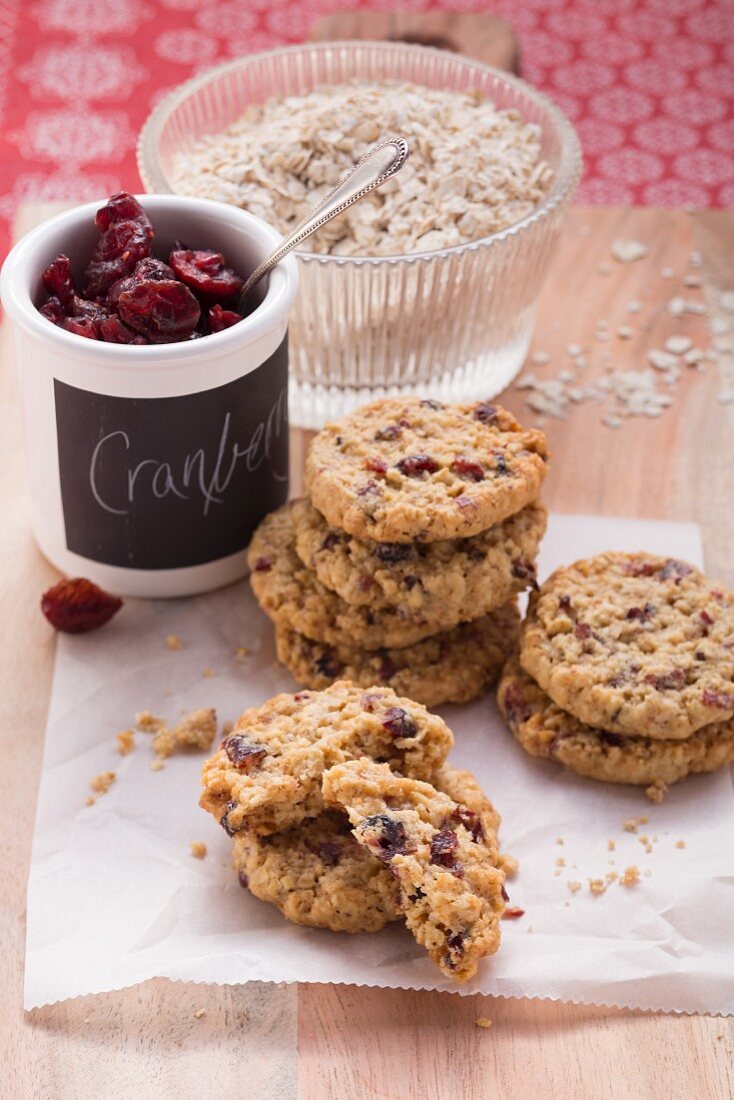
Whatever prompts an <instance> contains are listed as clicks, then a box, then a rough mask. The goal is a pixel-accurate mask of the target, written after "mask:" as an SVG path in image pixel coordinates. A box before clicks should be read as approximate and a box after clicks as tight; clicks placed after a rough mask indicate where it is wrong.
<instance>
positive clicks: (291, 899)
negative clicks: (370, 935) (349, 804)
mask: <svg viewBox="0 0 734 1100" xmlns="http://www.w3.org/2000/svg"><path fill="white" fill-rule="evenodd" d="M232 859H233V863H234V867H235V870H236V871H237V872H238V873H239V880H240V883H241V884H242V886H246V887H247V888H248V889H249V890H250V891H251V892H252V893H253V894H254V895H255V897H257V898H260V900H261V901H269V902H270V903H271V904H272V905H275V906H276V908H278V909H280V911H281V913H282V914H283V916H284V917H286V918H287V919H288V920H290V921H293V923H294V924H307V925H311V926H312V927H315V928H330V929H331V930H332V931H333V932H379V930H380V929H381V928H383V927H384V926H385V925H386V924H387V923H388V922H389V921H393V920H399V919H400V917H401V913H400V911H399V909H398V905H397V900H398V897H397V895H398V887H397V883H396V881H395V879H394V878H393V876H392V875H391V874H390V871H389V870H388V869H387V867H385V865H384V864H383V863H380V861H379V860H378V859H376V858H375V857H374V856H373V855H371V854H370V853H369V852H368V851H367V850H366V849H365V848H364V847H362V845H361V844H358V843H357V841H356V840H355V839H354V837H353V836H352V833H351V830H350V828H349V821H348V819H347V818H346V817H345V816H344V815H343V814H340V813H336V812H334V811H332V812H325V813H322V814H319V816H318V817H314V818H311V820H310V821H304V822H302V823H301V824H300V825H299V826H298V827H297V828H295V829H290V830H289V831H288V832H285V833H274V834H273V835H272V836H256V835H255V834H253V833H251V832H247V831H243V832H239V833H236V834H235V836H234V841H233V851H232Z"/></svg>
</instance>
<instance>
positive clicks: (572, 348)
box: [566, 344, 584, 359]
mask: <svg viewBox="0 0 734 1100" xmlns="http://www.w3.org/2000/svg"><path fill="white" fill-rule="evenodd" d="M583 350H584V349H583V348H582V347H581V346H580V345H579V344H566V355H570V356H571V358H572V359H575V358H576V356H577V355H581V352H582V351H583Z"/></svg>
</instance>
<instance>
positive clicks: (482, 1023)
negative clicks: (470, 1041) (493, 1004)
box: [474, 1016, 493, 1028]
mask: <svg viewBox="0 0 734 1100" xmlns="http://www.w3.org/2000/svg"><path fill="white" fill-rule="evenodd" d="M474 1023H475V1024H476V1026H477V1027H484V1028H488V1027H491V1026H492V1023H493V1021H492V1020H490V1018H489V1016H479V1017H478V1018H477V1019H476V1020H475V1021H474Z"/></svg>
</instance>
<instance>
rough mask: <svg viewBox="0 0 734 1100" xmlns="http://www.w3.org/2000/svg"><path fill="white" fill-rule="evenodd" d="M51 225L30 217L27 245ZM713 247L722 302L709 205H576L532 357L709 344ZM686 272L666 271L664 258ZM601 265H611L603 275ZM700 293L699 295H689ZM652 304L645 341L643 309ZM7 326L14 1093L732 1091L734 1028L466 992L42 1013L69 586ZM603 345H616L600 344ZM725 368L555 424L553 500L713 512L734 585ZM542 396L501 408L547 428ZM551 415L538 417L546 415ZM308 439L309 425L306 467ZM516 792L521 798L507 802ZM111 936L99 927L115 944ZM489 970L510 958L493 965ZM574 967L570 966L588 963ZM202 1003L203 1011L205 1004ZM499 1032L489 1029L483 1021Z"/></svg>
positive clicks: (457, 1096)
mask: <svg viewBox="0 0 734 1100" xmlns="http://www.w3.org/2000/svg"><path fill="white" fill-rule="evenodd" d="M51 212H53V211H52V210H51V209H49V208H46V207H31V208H27V209H26V210H24V211H23V215H22V219H21V222H20V225H19V232H20V231H22V230H24V229H27V228H28V227H29V226H30V225H32V224H34V223H35V222H37V221H38V220H40V219H41V218H42V217H43V216H47V215H48V214H49V213H51ZM617 237H635V238H636V239H638V240H641V241H643V242H645V243H646V244H647V245H648V247H649V249H650V255H649V257H648V258H647V259H646V260H645V261H640V262H639V263H636V264H630V265H618V264H615V263H608V261H609V248H610V244H611V242H612V240H614V239H615V238H617ZM693 249H698V250H700V251H701V253H702V255H703V268H702V270H701V274H702V275H703V277H704V282H705V291H706V293H707V296H708V299H709V303H710V306H711V309H712V311H713V310H714V309H715V307H716V303H717V301H718V297H717V292H718V290H720V289H722V288H724V287H726V286H731V284H732V281H734V280H733V275H732V268H731V257H732V255H733V254H734V217H733V216H732V215H730V214H725V213H717V212H709V213H706V214H699V215H688V214H685V213H683V212H676V213H673V212H662V211H652V210H644V211H643V210H631V211H621V210H609V209H596V210H584V209H577V210H574V211H573V213H572V215H571V218H570V220H569V224H568V228H567V231H566V233H565V234H564V238H563V241H562V244H561V247H560V248H559V250H558V253H557V255H556V257H555V260H554V263H553V268H552V271H551V273H550V275H549V278H548V281H547V283H546V286H545V290H544V294H543V299H542V302H541V308H540V311H539V316H538V323H537V328H536V338H535V344H534V347H535V348H536V349H543V350H545V351H547V352H548V353H549V354H550V355H551V356H552V360H553V361H552V363H551V364H550V365H549V366H547V367H542V368H537V369H536V368H533V369H534V370H535V371H536V373H537V374H542V373H543V372H546V373H548V374H552V373H554V372H555V371H556V370H557V369H558V367H559V365H561V364H563V362H564V355H565V351H564V348H565V346H566V345H567V344H568V343H577V344H582V345H588V346H589V348H590V349H592V352H591V353H590V356H589V357H590V358H593V351H594V349H595V348H597V343H598V342H597V341H596V340H595V336H594V331H595V328H596V325H597V322H598V320H599V319H600V318H604V319H607V320H608V321H609V323H610V330H611V331H614V330H615V329H616V327H617V326H618V325H621V324H628V323H629V324H631V325H633V326H634V327H635V328H636V330H637V331H636V332H635V335H634V337H633V339H631V340H628V341H622V340H619V339H616V338H614V339H612V340H611V341H610V342H609V343H608V344H605V345H604V347H605V348H607V349H608V350H609V354H610V355H611V356H612V357H613V359H614V361H615V363H617V364H618V365H620V366H625V365H628V366H638V367H639V366H641V365H643V363H644V360H645V353H646V350H647V348H648V347H660V346H661V345H662V342H663V341H664V339H665V338H666V336H668V335H671V334H672V333H674V332H675V333H681V332H685V333H687V334H689V335H691V337H692V338H693V339H694V342H695V343H696V344H704V345H705V344H706V343H707V335H706V331H705V329H706V321H705V319H704V318H701V317H699V316H694V315H686V316H685V317H684V318H679V319H674V318H672V317H670V315H669V314H668V312H667V310H666V303H667V301H668V299H669V298H670V297H671V296H672V295H673V294H677V293H679V289H678V288H679V286H680V278H681V276H682V275H683V273H684V272H686V271H689V272H690V271H691V270H693V269H692V268H691V267H690V254H691V251H692V250H693ZM668 266H670V267H672V268H673V270H674V272H675V277H674V278H673V279H670V280H666V279H663V278H661V276H660V272H661V270H662V269H663V268H665V267H668ZM600 267H602V268H603V269H604V270H605V271H606V270H607V268H608V273H607V274H603V273H601V272H600ZM700 295H701V291H698V290H690V291H685V296H686V297H696V296H700ZM634 298H637V299H639V300H640V301H641V302H642V303H643V304H644V309H643V313H642V314H640V319H644V320H643V324H645V325H648V324H649V326H650V327H649V328H643V329H639V328H638V323H637V321H636V320H635V317H631V318H630V316H629V315H627V314H626V304H627V303H628V302H629V301H630V300H631V299H634ZM7 327H8V326H7V325H4V326H3V328H4V330H5V331H4V332H3V333H2V344H1V346H0V356H1V361H2V371H1V372H0V447H2V460H1V461H0V499H1V500H2V522H1V523H0V562H1V563H2V574H1V577H2V584H1V585H0V621H1V622H2V636H3V652H2V661H0V751H1V752H2V762H3V765H2V767H1V768H0V813H2V818H3V821H2V826H3V827H2V831H1V832H0V837H1V841H0V843H2V875H1V876H0V952H1V957H2V960H3V963H4V965H3V967H2V975H1V977H0V1052H2V1054H3V1056H4V1065H3V1069H2V1074H1V1076H0V1097H2V1098H3V1100H4V1098H5V1097H6V1096H7V1097H8V1098H9V1100H77V1098H78V1100H87V1098H89V1100H98V1098H99V1097H100V1096H110V1097H114V1100H126V1098H128V1097H130V1098H133V1097H134V1098H135V1100H161V1098H168V1097H176V1098H180V1100H189V1098H191V1100H195V1098H196V1100H199V1098H208V1097H210V1096H212V1097H213V1096H220V1095H222V1096H225V1097H230V1096H235V1095H236V1096H240V1095H242V1094H243V1093H244V1094H245V1095H247V1096H251V1097H254V1098H256V1100H281V1098H283V1100H285V1098H293V1097H298V1100H324V1098H331V1097H333V1098H335V1100H336V1098H339V1100H368V1098H369V1100H373V1098H377V1100H485V1098H486V1100H489V1098H492V1100H494V1098H496V1097H501V1098H502V1100H526V1098H528V1097H533V1100H551V1098H552V1100H565V1098H574V1100H584V1098H586V1097H594V1100H606V1098H610V1100H611V1098H613V1100H628V1098H629V1100H633V1098H634V1100H683V1098H686V1100H698V1098H699V1097H700V1098H701V1100H703V1098H707V1100H708V1098H710V1100H728V1098H730V1097H732V1095H734V1073H733V1072H732V1054H733V1053H734V1024H733V1023H732V1021H731V1020H722V1019H716V1018H707V1017H688V1016H664V1015H658V1014H651V1013H641V1012H632V1011H625V1010H617V1009H615V1010H610V1009H601V1008H589V1007H581V1006H572V1005H561V1004H556V1003H552V1002H548V1001H526V1000H504V999H501V998H489V997H480V996H473V997H459V996H455V995H450V994H441V993H429V992H409V991H400V990H374V989H364V988H358V987H352V986H342V987H332V986H317V985H314V986H306V985H302V986H300V987H296V986H274V985H263V984H257V983H253V984H251V985H248V986H241V987H217V986H203V985H195V984H193V983H171V982H167V981H163V980H156V981H151V982H146V983H145V984H143V985H141V986H137V987H135V988H132V989H127V990H122V991H118V992H111V993H108V994H103V995H100V996H95V997H83V998H77V999H76V1000H74V1001H68V1002H64V1003H62V1004H57V1005H52V1006H48V1007H46V1008H43V1009H39V1010H36V1011H34V1012H31V1013H24V1012H23V1010H22V979H23V951H24V911H25V889H26V879H27V869H28V861H29V856H30V847H31V836H32V830H33V817H34V811H35V799H36V792H37V788H38V776H39V771H40V764H41V753H42V744H43V729H44V722H45V715H46V709H47V705H48V696H49V690H50V684H51V674H52V663H53V649H54V642H53V636H52V633H51V631H50V630H49V628H48V626H47V624H46V623H45V621H44V620H43V618H42V617H41V615H40V613H39V611H38V599H39V595H40V593H41V592H42V590H43V589H44V587H46V586H47V585H48V584H49V583H50V582H51V581H52V580H53V579H54V577H55V573H54V571H53V569H52V568H51V567H50V566H49V565H48V564H47V563H46V562H45V561H44V559H43V558H42V557H41V555H40V554H39V553H38V551H37V550H36V549H35V547H34V545H33V542H32V539H31V535H30V532H29V527H28V504H27V497H26V491H25V482H24V474H23V462H22V453H21V450H22V448H21V429H20V423H19V412H18V400H17V384H16V379H15V371H14V369H13V366H12V353H11V348H10V340H9V333H8V331H7ZM597 350H598V349H597ZM718 387H719V379H718V377H717V370H716V369H715V368H714V367H713V366H710V367H709V369H708V370H707V371H706V373H705V374H698V373H697V372H694V371H690V372H687V373H686V375H685V377H684V378H683V379H682V381H681V383H680V385H679V387H678V388H677V393H676V399H675V404H674V406H673V408H672V409H671V410H670V411H668V412H667V413H666V414H665V415H664V416H662V417H661V418H660V419H659V420H648V419H639V420H634V421H633V422H631V423H629V424H625V426H624V427H623V428H622V429H620V430H619V431H613V430H611V429H608V428H605V427H603V426H602V425H601V424H600V410H599V407H598V406H597V405H594V404H587V405H583V406H581V407H579V408H577V409H575V410H574V411H573V412H572V413H571V415H570V416H569V418H568V419H567V420H565V421H549V422H548V423H547V424H546V425H545V427H546V430H547V431H548V434H549V437H550V442H551V448H552V451H553V466H552V473H551V475H550V476H549V479H548V489H547V493H546V497H547V500H548V502H549V504H550V505H551V507H553V508H556V509H558V510H560V511H588V512H598V513H605V514H614V515H636V516H647V517H650V518H671V519H686V520H696V521H697V522H699V523H700V524H701V526H702V530H703V534H704V545H705V551H706V561H707V565H708V568H709V570H710V572H712V573H714V574H716V575H718V576H721V577H722V579H723V580H725V581H727V582H728V583H729V584H734V562H733V561H732V558H731V551H730V548H731V545H732V539H733V537H734V509H733V508H732V490H733V487H734V477H733V475H732V459H733V458H734V443H733V442H732V441H733V440H734V405H723V404H720V403H718V402H717V400H716V396H717V392H718ZM524 400H525V395H524V394H523V393H521V392H517V391H513V392H511V393H509V394H507V395H505V397H503V401H504V402H505V403H506V404H508V405H509V406H510V407H512V408H513V409H514V410H515V411H516V412H517V413H518V414H519V415H520V416H521V418H523V419H525V420H527V419H529V414H528V410H527V409H526V408H525V407H524ZM531 419H532V418H531ZM304 442H305V440H304V437H303V436H302V435H301V433H294V448H293V451H294V455H293V458H294V467H295V468H296V470H297V469H298V467H299V465H300V458H301V455H302V448H303V445H304ZM492 793H493V794H496V798H497V802H498V804H499V805H500V807H501V792H499V791H498V792H492ZM103 934H104V930H103V929H100V935H103ZM490 965H491V964H490ZM569 965H572V960H569ZM199 1009H204V1014H203V1015H201V1016H199V1017H198V1018H197V1016H196V1015H195V1013H196V1012H197V1011H198V1010H199ZM480 1016H487V1017H489V1018H490V1019H491V1020H493V1026H492V1028H490V1029H489V1030H482V1029H480V1028H477V1027H476V1026H475V1020H476V1019H477V1017H480Z"/></svg>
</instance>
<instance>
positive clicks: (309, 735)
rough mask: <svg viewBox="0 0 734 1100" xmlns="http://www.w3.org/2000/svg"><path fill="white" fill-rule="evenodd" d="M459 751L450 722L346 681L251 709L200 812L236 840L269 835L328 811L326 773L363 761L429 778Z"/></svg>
mask: <svg viewBox="0 0 734 1100" xmlns="http://www.w3.org/2000/svg"><path fill="white" fill-rule="evenodd" d="M452 744H453V736H452V734H451V731H450V729H449V728H448V726H447V725H446V723H445V722H444V721H443V720H442V719H441V718H439V717H438V716H437V715H435V714H430V713H429V712H428V711H427V710H426V708H425V707H422V706H420V704H419V703H414V702H412V700H410V699H403V698H401V697H400V696H398V695H396V694H395V692H393V691H390V690H389V688H384V687H373V688H370V689H369V690H368V691H365V690H364V689H363V688H361V687H357V685H356V684H350V683H348V682H346V681H339V682H338V683H335V684H333V685H332V686H331V687H330V688H327V689H326V691H320V692H318V691H299V692H297V693H296V694H295V695H276V696H274V698H272V699H270V700H269V701H268V702H267V703H263V705H262V706H260V707H256V708H254V709H252V710H246V711H245V713H244V714H243V715H242V717H241V718H239V719H238V721H237V723H236V724H235V727H234V730H233V732H232V733H231V734H229V736H228V737H225V739H224V740H223V741H222V745H221V748H220V749H219V750H218V752H216V753H215V754H214V755H213V756H212V757H210V759H209V760H207V762H206V763H205V764H204V770H203V776H202V781H203V784H204V791H203V794H202V796H201V799H200V802H199V805H200V806H202V807H203V809H205V810H207V811H208V812H209V813H210V814H212V815H213V816H214V817H215V818H216V819H217V821H219V822H220V824H221V825H222V826H223V828H224V830H225V831H226V832H227V833H228V834H229V835H230V836H231V835H233V834H234V833H236V832H237V831H238V830H239V829H242V828H247V829H248V830H249V831H251V832H253V833H256V834H258V835H267V834H268V833H276V832H280V831H283V830H286V829H290V828H293V827H294V826H296V825H298V824H299V823H300V822H301V821H303V820H304V819H306V818H310V817H316V816H317V815H318V814H320V813H321V812H322V810H323V802H322V798H321V775H322V772H323V771H324V769H325V768H329V767H331V766H332V765H333V764H339V763H342V762H343V761H345V760H353V759H354V758H355V757H361V756H369V757H371V758H373V759H374V760H380V761H386V762H387V763H389V764H391V765H392V767H394V768H395V769H396V770H397V771H404V772H407V773H408V774H409V775H416V776H419V777H424V778H428V776H430V775H431V773H432V772H433V771H434V770H435V769H436V768H438V767H440V766H441V765H442V764H443V762H444V761H445V759H446V756H447V755H448V752H449V749H450V748H451V746H452Z"/></svg>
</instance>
